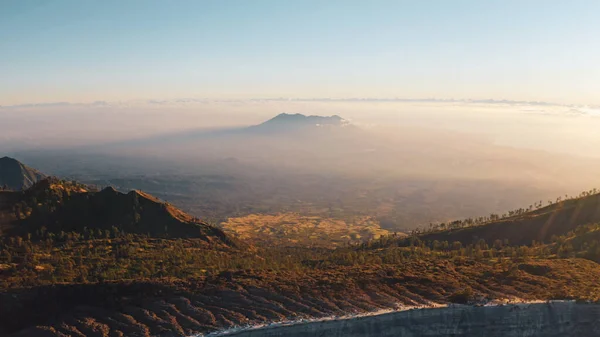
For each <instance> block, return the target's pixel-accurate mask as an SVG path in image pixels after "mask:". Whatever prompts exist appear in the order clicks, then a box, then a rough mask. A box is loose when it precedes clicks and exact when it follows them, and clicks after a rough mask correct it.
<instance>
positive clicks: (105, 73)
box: [0, 0, 600, 105]
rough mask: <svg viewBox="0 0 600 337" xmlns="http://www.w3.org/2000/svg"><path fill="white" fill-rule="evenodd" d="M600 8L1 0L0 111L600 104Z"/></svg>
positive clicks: (463, 0) (543, 0)
mask: <svg viewBox="0 0 600 337" xmlns="http://www.w3.org/2000/svg"><path fill="white" fill-rule="evenodd" d="M599 15H600V1H596V0H589V1H582V0H579V1H577V0H569V1H567V0H563V1H556V0H530V1H527V0H473V1H467V0H438V1H433V0H430V1H427V0H419V1H417V0H414V1H400V0H396V1H377V0H371V1H366V0H365V1H352V0H344V1H334V0H328V1H326V0H318V1H316V0H304V1H299V0H279V1H275V0H272V1H267V0H254V1H251V0H237V1H235V0H215V1H202V0H186V1H179V0H177V1H176V0H173V1H167V0H163V1H150V0H137V1H136V0H0V105H12V104H23V103H41V102H56V101H70V102H88V101H94V100H130V99H169V98H184V97H194V98H250V97H252V98H261V97H304V98H305V97H401V98H426V97H436V98H475V99H480V98H495V99H514V100H541V101H552V102H560V103H573V104H600V97H599V96H598V93H599V92H600V66H599V62H600V61H599V60H600V39H599V38H598V35H599V33H600V20H599V19H598V16H599Z"/></svg>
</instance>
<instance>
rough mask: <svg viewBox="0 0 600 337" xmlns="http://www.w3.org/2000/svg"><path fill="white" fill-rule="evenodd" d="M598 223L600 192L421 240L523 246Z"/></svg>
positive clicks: (433, 234)
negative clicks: (502, 242)
mask: <svg viewBox="0 0 600 337" xmlns="http://www.w3.org/2000/svg"><path fill="white" fill-rule="evenodd" d="M595 222H600V194H591V193H587V194H586V195H585V196H582V197H579V198H575V199H568V200H562V201H559V202H557V203H555V204H553V205H550V206H547V207H543V208H540V209H538V210H535V211H531V212H527V213H524V214H521V215H517V216H513V217H509V218H506V219H501V220H498V221H493V222H490V223H487V224H484V225H480V226H473V227H467V228H458V229H449V230H445V231H439V232H434V233H429V234H425V235H423V236H422V237H421V239H423V240H438V241H448V242H454V241H460V242H462V243H467V244H468V243H473V242H477V241H478V240H480V239H483V240H485V241H487V242H488V243H493V242H494V241H495V240H502V241H504V240H508V242H509V243H510V244H515V245H527V244H531V243H532V241H534V240H535V241H537V242H549V241H550V240H551V238H552V237H553V236H560V235H564V234H566V233H568V232H569V231H572V230H574V229H575V228H577V227H578V226H581V225H586V224H589V223H595Z"/></svg>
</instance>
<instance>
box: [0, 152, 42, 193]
mask: <svg viewBox="0 0 600 337" xmlns="http://www.w3.org/2000/svg"><path fill="white" fill-rule="evenodd" d="M44 177H46V175H44V174H43V173H41V172H39V171H37V170H35V169H33V168H31V167H28V166H27V165H25V164H23V163H21V162H20V161H18V160H16V159H14V158H11V157H8V156H4V157H2V158H0V188H4V189H10V190H18V191H20V190H24V189H27V188H29V187H31V186H32V185H33V184H34V183H36V182H37V181H39V180H41V179H43V178H44Z"/></svg>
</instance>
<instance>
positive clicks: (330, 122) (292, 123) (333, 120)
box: [251, 113, 350, 131]
mask: <svg viewBox="0 0 600 337" xmlns="http://www.w3.org/2000/svg"><path fill="white" fill-rule="evenodd" d="M349 125H350V122H349V121H347V120H345V119H343V118H342V117H340V116H338V115H333V116H307V115H303V114H299V113H297V114H288V113H282V114H279V115H277V116H275V117H273V118H271V119H269V120H268V121H266V122H264V123H262V124H259V125H256V126H253V127H251V128H252V129H254V130H259V131H290V130H306V129H311V128H318V127H320V128H334V127H345V126H349Z"/></svg>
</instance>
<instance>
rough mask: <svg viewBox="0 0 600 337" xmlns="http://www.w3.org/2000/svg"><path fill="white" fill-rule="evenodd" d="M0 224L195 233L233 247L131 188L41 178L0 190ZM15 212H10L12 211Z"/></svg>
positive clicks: (214, 231)
mask: <svg viewBox="0 0 600 337" xmlns="http://www.w3.org/2000/svg"><path fill="white" fill-rule="evenodd" d="M0 198H2V200H4V203H3V204H4V205H3V207H2V208H0V213H1V214H0V215H2V219H3V220H2V221H0V229H2V232H3V233H4V234H5V235H9V236H12V235H25V234H26V233H35V232H38V231H40V230H42V229H43V231H47V232H52V233H55V234H57V233H61V232H79V233H81V232H82V231H90V230H94V231H96V232H97V233H102V235H104V234H103V233H105V232H109V231H119V232H123V233H129V234H139V235H148V236H150V237H171V238H199V239H202V240H204V241H206V242H207V243H215V244H217V245H224V246H235V245H236V244H235V243H234V241H233V240H231V239H230V238H229V237H228V236H227V235H226V234H225V233H223V232H222V231H221V230H219V229H218V228H216V227H214V226H212V225H209V224H208V223H206V222H203V221H201V220H199V219H197V218H195V217H193V216H191V215H189V214H187V213H185V212H183V211H181V210H180V209H178V208H176V207H175V206H173V205H171V204H169V203H166V202H163V201H161V200H160V199H158V198H156V197H154V196H152V195H150V194H148V193H145V192H142V191H137V190H132V191H130V192H128V193H121V192H119V191H117V190H115V189H114V188H113V187H106V188H104V189H102V190H100V191H96V190H94V189H92V188H90V187H88V186H85V185H83V184H79V183H76V182H66V181H62V180H60V179H58V178H54V177H48V178H45V179H43V180H41V181H39V182H37V183H35V184H34V185H32V186H31V187H30V188H29V189H27V190H25V191H12V192H10V191H4V192H2V194H0ZM13 214H16V215H13Z"/></svg>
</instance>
